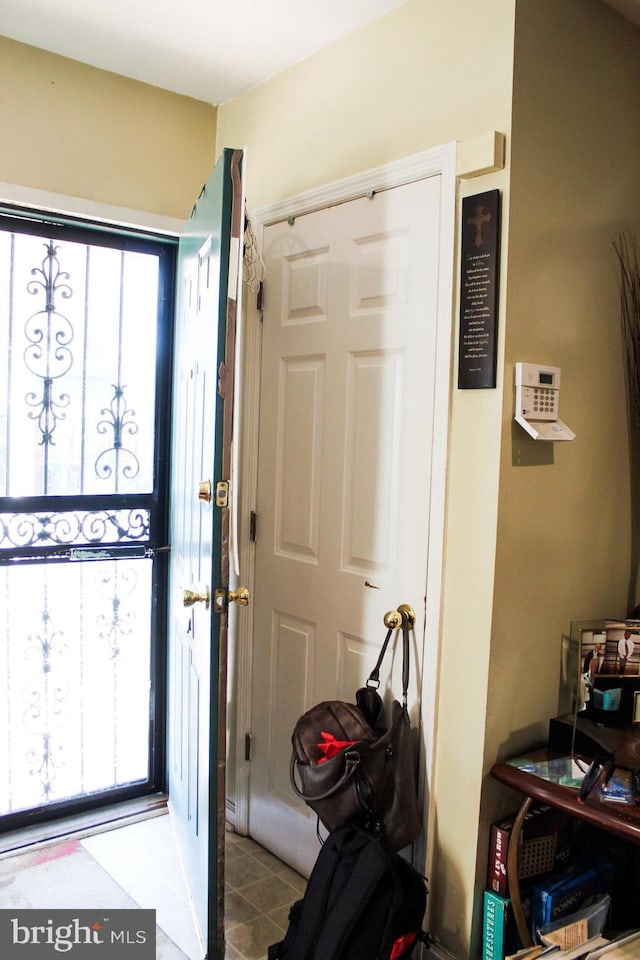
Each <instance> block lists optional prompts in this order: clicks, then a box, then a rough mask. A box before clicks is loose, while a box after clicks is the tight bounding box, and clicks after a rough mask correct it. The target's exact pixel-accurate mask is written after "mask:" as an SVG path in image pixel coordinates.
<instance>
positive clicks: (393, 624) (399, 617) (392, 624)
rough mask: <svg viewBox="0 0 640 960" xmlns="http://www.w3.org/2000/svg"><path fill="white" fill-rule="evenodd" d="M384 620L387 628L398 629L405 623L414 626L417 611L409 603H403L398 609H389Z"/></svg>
mask: <svg viewBox="0 0 640 960" xmlns="http://www.w3.org/2000/svg"><path fill="white" fill-rule="evenodd" d="M383 620H384V625H385V627H386V628H387V630H397V629H398V627H400V626H402V624H403V623H406V624H407V626H409V627H412V626H413V625H414V623H415V622H416V612H415V610H414V609H413V607H411V606H409V604H408V603H401V604H400V606H399V607H398V609H397V610H387V612H386V613H385V615H384V617H383Z"/></svg>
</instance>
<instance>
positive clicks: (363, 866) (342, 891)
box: [268, 826, 429, 960]
mask: <svg viewBox="0 0 640 960" xmlns="http://www.w3.org/2000/svg"><path fill="white" fill-rule="evenodd" d="M426 903H427V887H426V883H425V881H424V878H423V877H421V876H420V874H419V873H418V872H417V871H416V870H414V869H413V867H412V866H411V865H410V864H409V863H407V862H406V860H403V859H402V857H401V856H400V855H399V854H397V853H394V852H393V851H392V850H390V849H389V848H388V847H387V846H386V845H385V843H384V841H383V840H382V839H381V838H380V837H377V836H373V835H372V834H370V833H367V832H366V831H364V830H361V829H359V828H357V827H349V826H346V827H340V828H338V829H337V830H334V831H333V833H330V834H329V836H328V837H327V839H326V840H325V842H324V846H323V847H322V849H321V850H320V853H319V854H318V859H317V860H316V863H315V865H314V867H313V870H312V872H311V876H310V877H309V882H308V884H307V888H306V891H305V895H304V897H303V899H302V900H298V901H296V903H294V904H293V906H292V908H291V911H290V913H289V927H288V929H287V933H286V935H285V938H284V940H281V941H280V942H279V943H274V944H272V946H270V947H269V954H268V960H401V958H405V957H408V956H409V955H410V954H411V952H412V951H413V948H414V947H415V945H416V943H418V942H422V943H429V938H428V935H427V934H426V933H424V932H423V931H422V929H421V927H422V920H423V917H424V912H425V907H426Z"/></svg>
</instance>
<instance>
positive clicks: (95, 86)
mask: <svg viewBox="0 0 640 960" xmlns="http://www.w3.org/2000/svg"><path fill="white" fill-rule="evenodd" d="M0 90H2V94H1V95H0V130H1V131H2V134H1V136H2V141H1V146H0V182H5V183H11V184H20V185H21V186H24V187H33V188H37V189H40V190H46V191H49V192H53V193H58V194H65V195H67V196H71V197H83V198H86V199H88V200H93V201H99V202H101V203H107V204H114V205H117V206H121V207H128V208H132V209H134V210H142V211H151V212H154V213H158V214H162V215H164V216H168V217H177V218H179V219H183V220H184V219H185V218H186V217H188V216H189V213H190V212H191V208H192V206H193V203H194V200H195V199H196V197H197V196H198V193H199V192H200V188H201V186H202V184H203V183H204V181H205V180H206V179H207V176H208V175H209V173H210V171H211V168H212V166H213V161H214V153H215V123H216V110H215V108H214V107H212V106H210V105H209V104H206V103H202V102H200V101H199V100H192V99H190V98H188V97H182V96H178V95H177V94H174V93H169V92H167V91H166V90H160V89H158V88H157V87H152V86H149V85H148V84H145V83H139V82H137V81H135V80H128V79H126V78H125V77H120V76H117V75H116V74H113V73H107V72H106V71H104V70H96V69H94V68H93V67H88V66H86V65H84V64H81V63H78V62H76V61H74V60H68V59H66V58H65V57H59V56H56V55H54V54H50V53H46V52H45V51H43V50H38V49H36V48H35V47H30V46H26V45H25V44H21V43H16V42H15V41H13V40H8V39H7V38H4V37H0Z"/></svg>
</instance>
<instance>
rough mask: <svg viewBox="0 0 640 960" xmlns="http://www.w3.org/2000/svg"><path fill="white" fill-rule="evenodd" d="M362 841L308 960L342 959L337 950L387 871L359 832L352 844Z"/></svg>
mask: <svg viewBox="0 0 640 960" xmlns="http://www.w3.org/2000/svg"><path fill="white" fill-rule="evenodd" d="M363 838H364V841H365V842H364V844H363V845H362V848H361V851H360V853H359V855H358V859H357V861H356V864H355V866H354V868H353V871H352V873H351V876H350V877H349V880H348V883H346V884H345V886H344V888H343V890H342V892H341V894H340V896H339V897H338V899H337V900H336V901H335V903H334V904H333V906H332V907H331V910H330V912H329V915H328V917H327V920H326V922H325V923H324V925H323V927H322V930H321V931H320V936H319V937H318V940H317V944H316V947H315V950H314V952H313V953H312V954H311V955H310V960H335V958H336V957H341V956H342V953H341V950H342V947H343V945H344V943H345V941H346V939H347V937H348V936H349V934H350V933H351V930H352V929H353V927H354V926H355V924H356V922H357V921H358V920H359V919H360V917H361V915H362V911H363V909H364V907H365V906H366V904H367V903H368V901H369V898H370V896H371V894H372V893H373V891H374V890H375V888H376V886H377V885H378V882H379V881H380V880H381V879H382V877H383V876H384V874H385V873H386V871H387V870H388V868H389V862H388V860H387V857H386V856H385V853H384V850H383V849H382V846H381V845H380V844H379V843H378V842H377V841H376V840H374V839H373V838H371V837H368V836H367V835H366V834H364V833H362V832H361V831H356V838H355V839H356V841H357V842H358V843H362V839H363Z"/></svg>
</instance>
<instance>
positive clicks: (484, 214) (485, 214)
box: [467, 203, 491, 247]
mask: <svg viewBox="0 0 640 960" xmlns="http://www.w3.org/2000/svg"><path fill="white" fill-rule="evenodd" d="M490 221H491V214H490V213H489V211H488V210H487V208H486V207H484V206H483V205H482V204H481V203H479V204H478V206H477V207H476V215H475V217H469V219H468V220H467V223H470V224H471V225H472V226H474V227H475V228H476V236H475V240H474V241H473V245H474V247H481V246H482V242H483V241H482V227H483V224H485V223H489V222H490Z"/></svg>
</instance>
